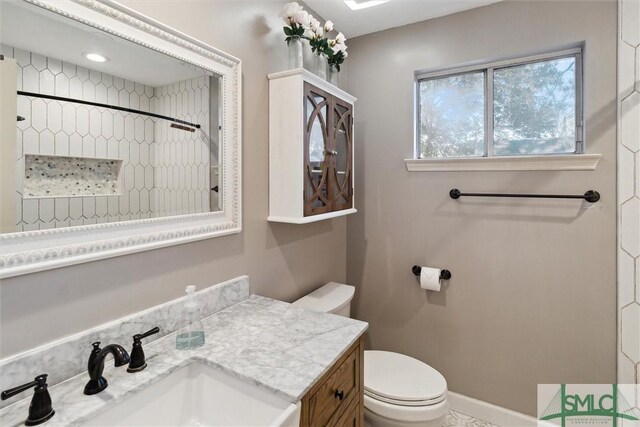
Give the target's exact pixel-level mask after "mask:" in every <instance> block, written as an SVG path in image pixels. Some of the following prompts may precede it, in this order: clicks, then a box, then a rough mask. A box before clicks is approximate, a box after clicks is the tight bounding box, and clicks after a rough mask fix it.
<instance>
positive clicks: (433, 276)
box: [420, 267, 440, 292]
mask: <svg viewBox="0 0 640 427" xmlns="http://www.w3.org/2000/svg"><path fill="white" fill-rule="evenodd" d="M420 287H421V288H422V289H426V290H428V291H436V292H438V291H439V290H440V269H439V268H432V267H420Z"/></svg>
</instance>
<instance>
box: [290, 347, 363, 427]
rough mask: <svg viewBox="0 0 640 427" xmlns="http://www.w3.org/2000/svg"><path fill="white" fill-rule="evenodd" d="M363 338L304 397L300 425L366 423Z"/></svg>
mask: <svg viewBox="0 0 640 427" xmlns="http://www.w3.org/2000/svg"><path fill="white" fill-rule="evenodd" d="M363 369H364V338H363V337H360V339H359V340H358V341H357V342H356V343H355V344H354V345H352V346H351V348H349V349H348V350H347V351H346V352H345V354H344V355H343V356H342V357H341V358H340V359H339V360H338V361H337V362H336V363H335V364H334V365H333V366H332V367H331V368H330V369H329V371H328V372H327V373H326V374H325V375H323V376H322V378H320V380H318V381H317V382H316V384H314V385H313V387H312V388H311V390H309V392H307V394H305V395H304V397H303V398H302V412H301V415H300V426H301V427H324V426H330V427H333V426H336V427H338V426H339V427H343V426H350V427H356V426H357V427H364V371H363Z"/></svg>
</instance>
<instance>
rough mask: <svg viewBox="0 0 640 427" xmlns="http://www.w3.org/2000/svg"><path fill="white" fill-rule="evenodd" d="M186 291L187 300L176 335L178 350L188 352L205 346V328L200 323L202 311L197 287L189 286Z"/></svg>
mask: <svg viewBox="0 0 640 427" xmlns="http://www.w3.org/2000/svg"><path fill="white" fill-rule="evenodd" d="M185 291H186V293H187V298H186V300H185V303H184V309H183V311H182V319H181V320H180V325H179V326H180V327H179V328H178V334H177V335H176V348H177V349H178V350H187V349H189V348H197V347H201V346H203V345H204V328H203V326H202V322H201V321H200V310H198V301H197V300H196V293H195V292H196V287H195V286H187V288H186V289H185Z"/></svg>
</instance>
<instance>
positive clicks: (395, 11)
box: [304, 0, 501, 38]
mask: <svg viewBox="0 0 640 427" xmlns="http://www.w3.org/2000/svg"><path fill="white" fill-rule="evenodd" d="M367 1H369V0H355V2H356V3H360V5H363V4H364V3H366V2H367ZM498 1H501V0H389V1H387V2H386V3H383V4H380V5H378V6H374V7H368V8H363V9H359V10H351V9H350V8H349V7H347V5H346V4H345V3H344V2H343V1H342V0H304V2H305V3H306V4H307V5H308V6H309V7H310V8H311V9H313V10H315V11H316V12H317V13H318V14H320V16H322V17H323V18H324V19H327V20H331V21H333V23H334V24H335V28H336V30H338V31H341V32H342V33H344V35H345V36H347V38H349V37H357V36H362V35H365V34H370V33H375V32H376V31H382V30H386V29H389V28H394V27H400V26H403V25H407V24H412V23H414V22H420V21H425V20H427V19H432V18H437V17H439V16H444V15H450V14H452V13H456V12H461V11H463V10H467V9H474V8H476V7H481V6H486V5H488V4H491V3H496V2H498Z"/></svg>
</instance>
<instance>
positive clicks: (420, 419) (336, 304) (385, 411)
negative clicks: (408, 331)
mask: <svg viewBox="0 0 640 427" xmlns="http://www.w3.org/2000/svg"><path fill="white" fill-rule="evenodd" d="M354 292H355V288H354V287H353V286H349V285H343V284H340V283H335V282H331V283H328V284H326V285H324V286H323V287H321V288H320V289H317V290H315V291H314V292H311V293H310V294H309V295H306V296H304V297H302V298H300V299H299V300H297V301H295V302H294V303H293V304H294V305H296V306H298V307H303V308H307V309H309V310H313V311H320V312H325V313H333V314H338V315H341V316H346V317H349V316H350V314H351V300H352V299H353V294H354ZM447 393H448V392H447V382H446V380H445V379H444V377H443V376H442V374H440V373H439V372H438V371H436V370H435V369H433V368H432V367H431V366H429V365H427V364H426V363H424V362H421V361H419V360H417V359H414V358H412V357H409V356H406V355H404V354H399V353H394V352H390V351H377V350H366V351H365V352H364V409H365V420H366V423H367V424H368V425H371V426H378V427H403V426H411V427H439V426H441V425H442V423H443V421H444V418H445V416H446V415H447V412H448V410H449V403H448V400H447Z"/></svg>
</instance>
